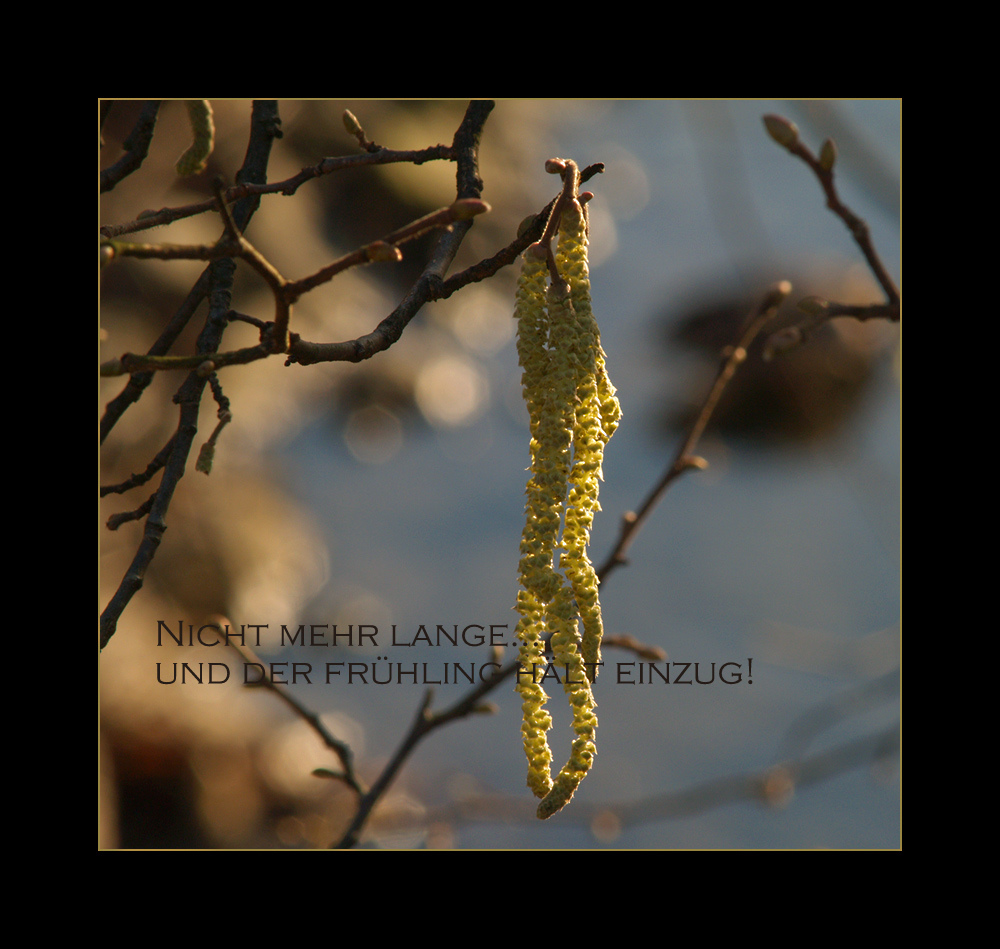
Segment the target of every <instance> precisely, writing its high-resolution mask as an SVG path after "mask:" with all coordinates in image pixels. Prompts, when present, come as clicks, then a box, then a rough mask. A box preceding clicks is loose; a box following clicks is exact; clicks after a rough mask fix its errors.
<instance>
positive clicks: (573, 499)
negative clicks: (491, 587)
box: [556, 200, 621, 679]
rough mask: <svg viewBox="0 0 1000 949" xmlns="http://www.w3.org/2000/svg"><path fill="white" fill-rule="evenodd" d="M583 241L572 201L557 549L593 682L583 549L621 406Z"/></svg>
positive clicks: (565, 220)
mask: <svg viewBox="0 0 1000 949" xmlns="http://www.w3.org/2000/svg"><path fill="white" fill-rule="evenodd" d="M587 243H588V241H587V226H586V220H585V218H584V214H583V208H582V207H581V205H580V203H579V202H578V201H576V200H573V201H570V202H568V204H567V206H566V207H565V208H564V209H563V213H562V217H561V218H560V222H559V248H558V251H557V253H556V264H557V266H558V268H559V272H560V274H561V275H563V276H564V277H565V278H566V280H567V281H568V283H569V287H570V298H571V300H572V305H573V311H574V314H575V316H576V320H577V330H576V335H575V338H574V345H575V352H576V355H577V366H578V377H577V383H576V403H575V405H576V408H575V419H574V432H573V451H574V458H573V468H572V471H571V474H570V491H569V498H568V501H567V508H566V527H565V530H564V532H563V550H564V551H565V556H564V560H565V572H566V577H567V579H568V580H569V581H570V583H571V585H572V587H573V594H574V596H575V597H576V604H577V608H578V609H579V611H580V619H581V620H582V622H583V642H582V645H581V653H582V656H583V661H584V663H585V668H586V670H587V673H588V676H589V677H590V678H591V679H594V678H596V676H597V670H598V667H599V663H600V661H601V639H602V638H603V636H604V624H603V620H602V618H601V604H600V599H599V597H598V592H597V587H598V579H597V573H596V571H595V570H594V566H593V564H592V563H591V562H590V559H589V557H588V556H587V546H588V544H589V543H590V531H591V528H592V526H593V523H594V515H595V513H596V512H597V511H599V510H600V504H599V503H598V494H599V490H600V481H601V480H602V479H603V477H604V475H603V471H602V466H603V460H604V446H605V445H607V443H608V440H609V439H610V438H611V435H612V434H614V431H615V429H616V428H617V427H618V422H619V420H620V418H621V408H620V406H619V404H618V400H617V398H615V389H614V386H612V385H611V383H610V380H609V379H608V376H607V370H606V368H605V365H604V361H605V357H604V350H603V349H602V348H601V333H600V330H599V329H598V326H597V320H596V318H595V317H594V312H593V306H592V304H591V298H590V272H589V268H588V265H587ZM602 380H603V381H602Z"/></svg>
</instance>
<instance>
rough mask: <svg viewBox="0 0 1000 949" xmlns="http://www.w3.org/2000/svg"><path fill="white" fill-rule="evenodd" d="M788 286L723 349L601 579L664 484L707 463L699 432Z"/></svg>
mask: <svg viewBox="0 0 1000 949" xmlns="http://www.w3.org/2000/svg"><path fill="white" fill-rule="evenodd" d="M791 290H792V285H791V284H790V283H789V282H788V281H787V280H783V281H781V282H779V283H776V284H775V285H774V286H773V287H771V289H770V290H769V291H768V292H767V293H766V294H765V296H764V297H763V298H762V299H761V301H760V302H759V303H758V304H757V306H756V307H755V308H754V310H752V311H751V313H750V315H749V316H748V318H747V320H746V323H745V324H744V328H743V330H742V332H741V334H740V338H739V340H738V341H737V342H736V344H735V345H733V346H730V347H729V348H728V349H727V350H726V352H725V353H724V355H723V360H722V365H721V366H720V367H719V372H718V375H717V376H716V377H715V382H713V383H712V388H711V389H710V390H709V393H708V395H707V397H706V398H705V401H704V403H702V407H701V411H700V412H699V413H698V416H697V418H696V419H695V420H694V423H693V424H692V426H691V429H690V431H689V432H688V434H687V437H686V438H685V439H684V442H683V444H682V445H681V447H680V448H679V449H678V451H677V454H676V456H675V457H674V460H673V462H672V463H671V464H670V466H669V467H668V468H667V470H666V471H665V472H664V474H663V477H662V478H660V480H659V482H658V483H657V484H656V486H655V487H654V488H653V490H652V491H651V492H650V493H649V495H648V496H647V497H646V500H645V501H643V503H642V505H641V507H640V508H639V510H638V512H632V511H629V512H628V513H626V514H625V515H624V516H623V517H622V524H621V532H620V534H619V536H618V542H617V543H616V544H615V547H614V549H613V550H612V551H611V554H610V555H609V556H608V558H607V560H605V562H604V564H603V565H602V566H601V568H600V569H599V570H598V571H597V575H598V577H600V579H601V581H602V582H603V581H604V580H605V579H607V577H608V575H609V574H610V573H611V572H612V571H613V570H615V569H616V568H618V567H621V566H623V565H624V564H626V563H627V562H628V561H627V560H626V557H625V555H626V553H627V552H628V548H629V547H630V546H631V544H632V541H634V540H635V538H636V535H637V534H638V533H639V531H640V530H641V529H642V526H643V524H645V523H646V521H647V519H648V518H649V515H650V514H651V513H652V511H653V509H654V508H655V507H656V505H657V504H659V503H660V500H661V499H662V497H663V495H664V494H665V493H666V491H667V488H669V487H670V485H671V484H673V482H674V481H675V480H677V478H679V477H680V476H681V475H682V474H684V472H685V471H689V470H690V469H692V468H705V467H707V464H708V463H707V462H706V461H705V460H704V459H703V458H700V457H698V456H697V455H695V454H694V452H695V449H696V448H697V446H698V442H699V441H700V440H701V436H702V435H703V434H704V432H705V428H706V427H707V426H708V423H709V422H710V421H711V419H712V415H713V414H714V412H715V409H716V407H717V406H718V404H719V400H720V399H721V398H722V394H723V393H724V392H725V390H726V387H727V386H728V385H729V383H730V381H731V380H732V378H733V375H734V374H735V373H736V370H737V369H738V368H739V367H740V365H741V364H742V363H743V362H744V361H745V360H746V357H747V351H748V350H749V348H750V344H751V343H752V342H753V341H754V339H756V338H757V334H758V333H760V331H761V330H762V329H763V328H764V326H765V325H766V324H767V323H768V322H769V321H770V320H771V319H772V318H773V317H774V315H775V314H776V313H777V310H778V307H779V306H780V305H781V304H782V302H783V301H784V300H785V298H786V297H787V296H788V294H789V293H791Z"/></svg>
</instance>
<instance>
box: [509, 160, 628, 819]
mask: <svg viewBox="0 0 1000 949" xmlns="http://www.w3.org/2000/svg"><path fill="white" fill-rule="evenodd" d="M549 170H558V171H560V172H561V173H562V174H563V176H564V190H563V194H562V196H561V198H560V200H559V201H557V203H556V205H555V208H554V210H553V215H554V216H556V215H557V216H558V220H557V221H556V220H553V221H551V222H550V225H549V227H547V228H546V232H545V233H546V235H549V236H551V232H552V230H553V225H554V224H555V223H558V228H559V241H558V247H557V250H556V253H555V256H554V259H553V257H552V252H551V249H550V246H549V243H548V240H546V237H543V239H542V241H540V242H539V243H537V244H533V245H532V246H531V247H529V248H528V249H527V251H526V252H525V254H524V258H523V262H522V270H521V276H520V279H519V281H518V288H517V300H516V304H515V311H514V316H515V317H516V319H517V321H518V331H517V341H518V346H517V348H518V357H519V361H520V364H521V368H522V370H523V375H522V377H521V382H522V388H523V392H524V400H525V403H526V404H527V407H528V415H529V419H530V425H531V477H530V479H529V480H528V485H527V489H526V491H525V493H526V495H527V502H526V504H525V525H524V534H523V536H522V539H521V559H520V563H519V576H520V582H521V587H522V588H521V589H520V590H519V592H518V599H517V611H518V613H519V614H520V620H519V621H518V624H517V635H518V638H519V641H520V642H519V646H520V670H519V674H518V684H517V690H518V692H519V693H520V695H521V700H522V710H523V715H524V718H523V723H522V726H521V733H522V737H523V739H524V750H525V754H526V755H527V758H528V786H529V787H530V788H531V790H532V791H533V792H534V794H535V795H536V796H537V797H540V798H542V801H541V803H540V804H539V806H538V816H539V817H540V818H543V819H544V818H546V817H551V816H552V815H553V814H555V813H556V812H557V811H559V810H560V809H561V808H562V807H564V806H565V805H566V804H567V803H568V802H569V800H570V798H572V796H573V793H574V792H575V791H576V789H577V787H578V786H579V784H580V782H581V781H582V780H583V778H584V776H585V775H586V773H587V771H589V770H590V767H591V764H592V763H593V759H594V755H595V754H596V753H597V749H596V746H595V743H594V741H595V734H596V730H597V716H596V714H595V713H594V709H595V708H596V707H597V703H596V702H595V701H594V695H593V691H592V687H591V686H592V682H593V680H594V679H595V678H596V675H597V669H598V664H599V663H600V661H601V637H602V635H603V626H602V622H601V604H600V601H599V599H598V595H597V584H598V580H597V574H596V573H595V571H594V567H593V565H592V564H591V562H590V560H589V559H588V557H587V544H588V542H589V540H590V529H591V525H592V524H593V520H594V514H595V512H596V511H597V510H599V508H600V505H599V504H598V503H597V495H598V489H599V483H600V481H601V479H602V472H601V464H602V459H603V456H604V446H605V445H606V444H607V442H608V439H609V438H611V436H612V434H614V431H615V429H616V428H617V427H618V422H619V419H620V418H621V408H620V406H619V404H618V400H617V399H616V398H615V389H614V386H612V385H611V382H610V381H609V379H608V376H607V371H606V369H605V365H604V352H603V350H602V349H601V341H600V332H599V330H598V328H597V322H596V320H595V319H594V314H593V310H592V308H591V302H590V276H589V271H588V267H587V224H586V219H585V216H584V212H583V207H582V205H581V203H580V200H579V196H578V193H577V189H578V182H579V178H578V172H577V169H576V166H575V165H574V164H573V163H572V162H563V161H561V160H553V161H552V162H550V163H549ZM581 627H582V628H581ZM547 633H548V634H550V636H551V640H550V649H551V651H552V657H553V665H554V668H555V670H557V672H556V674H555V675H550V674H547V670H548V669H549V668H550V667H549V665H548V663H547V662H546V658H545V638H546V634H547ZM556 677H558V678H559V679H560V681H561V682H562V685H563V690H564V691H565V692H566V694H567V696H568V698H569V704H570V708H571V709H572V714H573V731H574V733H575V738H574V740H573V745H572V749H571V752H570V757H569V760H568V761H567V762H566V764H565V766H564V767H563V768H562V770H561V771H560V772H559V774H558V775H557V776H556V778H555V780H554V781H553V779H552V776H551V763H552V752H551V750H550V748H549V744H548V739H547V737H546V733H547V732H548V730H549V729H550V728H551V726H552V718H551V716H550V715H549V713H548V712H547V711H546V710H545V703H546V701H547V700H548V696H547V694H546V692H545V689H544V685H543V683H544V681H545V680H546V679H550V678H556Z"/></svg>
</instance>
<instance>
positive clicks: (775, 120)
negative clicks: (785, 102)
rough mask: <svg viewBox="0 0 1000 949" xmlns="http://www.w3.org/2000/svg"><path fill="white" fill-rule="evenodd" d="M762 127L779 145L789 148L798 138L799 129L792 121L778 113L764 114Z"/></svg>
mask: <svg viewBox="0 0 1000 949" xmlns="http://www.w3.org/2000/svg"><path fill="white" fill-rule="evenodd" d="M764 128H765V129H767V134H768V135H770V136H771V138H773V139H774V140H775V141H776V142H777V143H778V144H779V145H782V146H784V147H785V148H791V147H792V146H793V145H794V144H795V143H796V142H797V141H798V140H799V130H798V127H797V126H796V125H795V123H794V122H790V121H789V120H788V119H786V118H782V116H780V115H765V116H764Z"/></svg>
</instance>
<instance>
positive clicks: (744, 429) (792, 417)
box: [660, 262, 898, 448]
mask: <svg viewBox="0 0 1000 949" xmlns="http://www.w3.org/2000/svg"><path fill="white" fill-rule="evenodd" d="M778 279H788V280H790V281H791V283H792V288H793V289H792V293H791V295H790V296H789V298H788V300H787V301H786V303H785V304H784V305H783V306H782V308H781V309H780V311H779V312H778V314H777V316H775V318H774V319H773V320H772V321H771V323H769V324H768V325H767V326H766V327H765V328H764V330H763V332H761V333H760V334H759V335H758V336H757V338H756V339H755V341H754V342H753V344H752V345H751V346H750V348H749V351H748V355H747V359H746V361H745V362H744V363H743V365H741V366H740V367H739V368H738V369H737V371H736V374H735V376H734V377H733V379H732V380H731V381H730V383H729V385H728V387H727V388H726V391H725V393H724V394H723V396H722V399H721V400H720V402H719V405H718V407H717V409H716V411H715V414H714V416H713V418H712V421H711V423H710V424H709V431H710V432H715V433H717V434H721V435H724V436H730V437H734V438H738V439H740V440H742V441H745V442H747V443H748V444H752V445H756V446H758V447H762V448H763V447H770V446H777V445H789V444H795V443H806V442H812V441H816V440H820V439H825V438H828V437H830V436H833V435H835V434H836V433H837V432H838V431H839V430H840V429H841V428H842V426H843V425H844V424H845V423H846V422H847V421H848V420H849V419H850V418H851V417H852V416H853V415H854V414H855V413H856V412H858V411H859V410H860V408H861V407H862V406H863V405H864V402H865V395H866V394H867V393H868V392H869V391H870V389H871V388H872V385H873V383H874V382H875V381H876V380H877V379H878V378H879V377H880V375H883V374H884V370H885V367H886V366H887V364H888V363H889V360H890V358H891V354H892V352H893V350H894V347H895V343H896V340H897V339H898V329H897V327H896V326H894V325H891V324H888V323H887V322H885V321H883V320H867V321H861V320H857V319H854V318H851V317H841V318H837V319H834V320H829V321H826V322H824V323H821V324H820V325H818V326H816V327H814V328H813V329H809V330H808V331H807V333H806V336H805V339H804V340H803V341H802V342H801V343H800V344H799V345H798V346H795V347H794V348H792V349H790V350H788V351H786V352H781V353H778V354H776V355H774V356H773V357H772V358H771V359H770V360H765V358H764V351H765V347H766V345H767V342H768V340H769V339H771V337H772V336H773V335H774V334H775V333H777V332H779V331H780V330H782V329H785V328H787V327H791V326H795V325H799V324H805V323H809V321H810V318H809V317H808V316H807V315H806V314H805V313H803V312H802V311H801V310H799V309H798V307H797V302H798V301H799V300H802V299H803V298H805V297H808V296H818V297H821V298H823V299H825V300H828V301H831V302H837V303H857V304H861V303H876V302H881V301H882V300H883V299H884V297H883V296H882V295H881V292H880V290H879V288H878V287H877V285H876V284H875V283H874V281H873V280H872V278H871V276H870V274H868V272H867V271H866V270H865V269H864V268H863V267H860V266H843V265H840V264H837V263H836V262H826V263H824V264H823V265H822V266H819V267H810V268H808V269H806V270H805V271H804V272H799V273H780V272H779V271H777V269H775V270H774V271H772V272H768V273H764V272H762V271H761V272H759V273H758V274H757V275H756V276H755V277H752V278H751V279H749V280H748V281H746V283H745V284H744V285H743V288H730V289H729V290H728V291H727V290H725V289H723V290H719V289H718V283H713V284H712V285H711V287H709V288H705V289H701V290H697V291H695V293H694V294H693V295H692V297H691V302H690V303H688V304H687V305H685V306H682V307H680V308H679V312H678V313H677V315H676V316H675V315H673V314H672V313H665V314H663V316H661V317H660V319H661V320H663V321H664V323H665V327H664V329H665V345H666V347H667V349H668V351H670V352H673V351H676V350H677V349H678V348H680V349H682V350H687V351H689V352H690V353H692V354H694V355H695V356H696V357H697V359H696V363H695V365H694V367H693V371H692V373H691V375H692V378H690V380H689V381H688V382H687V385H686V387H685V390H684V393H683V395H682V399H683V400H684V403H685V404H684V405H683V406H681V407H680V408H679V409H678V408H677V407H676V405H674V406H673V407H671V408H668V409H667V410H666V411H665V413H664V417H663V419H662V423H663V424H664V425H665V426H666V427H667V428H668V429H670V430H671V431H676V430H683V429H685V428H686V427H688V426H689V425H690V424H691V422H692V421H693V419H694V418H695V416H696V415H697V413H698V412H699V411H700V409H701V406H702V403H703V401H704V399H705V396H706V395H707V394H708V391H709V389H710V387H711V385H712V382H713V380H714V379H715V376H716V374H717V372H718V369H719V366H720V364H721V361H722V358H723V354H724V352H725V350H726V349H727V347H729V346H732V345H734V344H735V343H736V342H737V340H738V339H739V337H740V334H741V331H742V329H743V326H744V324H745V322H746V320H747V317H748V315H749V314H750V312H751V311H752V309H753V308H754V307H755V306H756V305H757V304H758V303H759V301H760V300H761V299H762V298H763V296H764V295H765V293H766V292H767V289H768V287H770V286H771V285H772V284H773V283H774V282H775V281H776V280H778ZM746 287H749V288H750V289H744V288H746ZM676 398H677V396H676V394H674V393H672V394H671V395H670V397H669V401H670V402H673V403H675V402H676Z"/></svg>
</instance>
